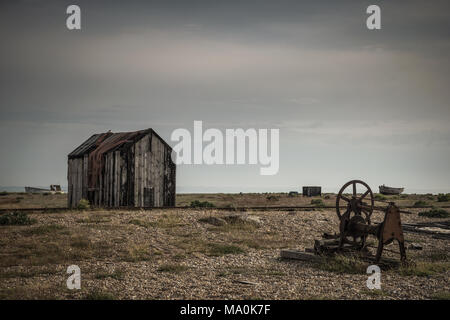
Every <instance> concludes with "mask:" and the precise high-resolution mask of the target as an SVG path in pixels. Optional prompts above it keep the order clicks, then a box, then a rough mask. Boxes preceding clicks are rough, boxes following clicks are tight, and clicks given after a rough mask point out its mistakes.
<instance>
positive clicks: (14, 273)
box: [0, 268, 57, 279]
mask: <svg viewBox="0 0 450 320" xmlns="http://www.w3.org/2000/svg"><path fill="white" fill-rule="evenodd" d="M56 273H57V271H56V269H54V268H45V269H41V270H36V269H34V270H33V269H31V270H30V268H27V271H23V270H11V271H0V279H12V278H23V279H26V278H34V277H37V276H39V275H44V274H47V275H48V274H56Z"/></svg>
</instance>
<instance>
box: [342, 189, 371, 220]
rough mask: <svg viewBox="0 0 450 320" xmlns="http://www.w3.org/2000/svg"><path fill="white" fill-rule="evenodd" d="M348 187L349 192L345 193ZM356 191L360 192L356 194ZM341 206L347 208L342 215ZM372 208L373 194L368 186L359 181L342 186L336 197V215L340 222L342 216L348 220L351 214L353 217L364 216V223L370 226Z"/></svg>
mask: <svg viewBox="0 0 450 320" xmlns="http://www.w3.org/2000/svg"><path fill="white" fill-rule="evenodd" d="M348 187H351V188H350V189H349V191H350V192H349V193H345V191H346V189H347V188H348ZM358 189H359V191H361V192H360V193H358ZM341 205H342V206H346V207H347V209H346V211H345V213H343V214H341V208H340V207H341ZM373 207H374V197H373V192H372V190H371V189H370V187H369V185H368V184H367V183H365V182H364V181H361V180H352V181H349V182H347V183H346V184H344V185H343V186H342V188H341V190H339V193H338V195H337V197H336V213H337V215H338V218H339V220H340V221H341V220H342V217H343V216H344V215H346V216H347V218H350V213H351V212H353V213H354V215H358V216H363V215H362V214H364V216H363V218H364V220H365V222H366V223H367V224H370V217H371V216H372V212H373Z"/></svg>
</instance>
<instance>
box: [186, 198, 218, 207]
mask: <svg viewBox="0 0 450 320" xmlns="http://www.w3.org/2000/svg"><path fill="white" fill-rule="evenodd" d="M214 207H215V204H214V203H211V202H209V201H198V200H194V201H192V202H191V208H214Z"/></svg>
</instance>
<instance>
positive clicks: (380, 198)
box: [373, 193, 387, 200]
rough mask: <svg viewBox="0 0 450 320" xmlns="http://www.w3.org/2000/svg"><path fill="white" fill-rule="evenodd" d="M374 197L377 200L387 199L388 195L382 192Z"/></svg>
mask: <svg viewBox="0 0 450 320" xmlns="http://www.w3.org/2000/svg"><path fill="white" fill-rule="evenodd" d="M373 198H374V199H375V200H387V197H386V196H384V195H382V194H380V193H377V194H376V195H375V196H374V197H373Z"/></svg>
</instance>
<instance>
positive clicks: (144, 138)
mask: <svg viewBox="0 0 450 320" xmlns="http://www.w3.org/2000/svg"><path fill="white" fill-rule="evenodd" d="M171 152H172V148H171V147H170V146H169V145H168V144H167V143H166V142H165V141H164V140H163V139H162V138H161V137H160V136H159V135H158V134H157V133H156V132H155V131H154V130H153V129H147V130H141V131H134V132H120V133H112V132H111V131H109V132H106V133H100V134H94V135H92V136H91V137H90V138H89V139H87V140H86V141H85V142H83V143H82V144H81V145H80V146H79V147H78V148H76V149H75V150H74V151H72V152H71V153H70V154H69V155H68V170H67V179H68V206H69V208H74V207H76V206H77V205H78V203H79V202H80V200H81V199H87V200H89V202H90V204H91V205H93V206H104V207H121V206H127V207H162V206H174V205H175V182H176V180H175V178H176V166H175V164H174V163H173V161H172V158H171Z"/></svg>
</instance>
